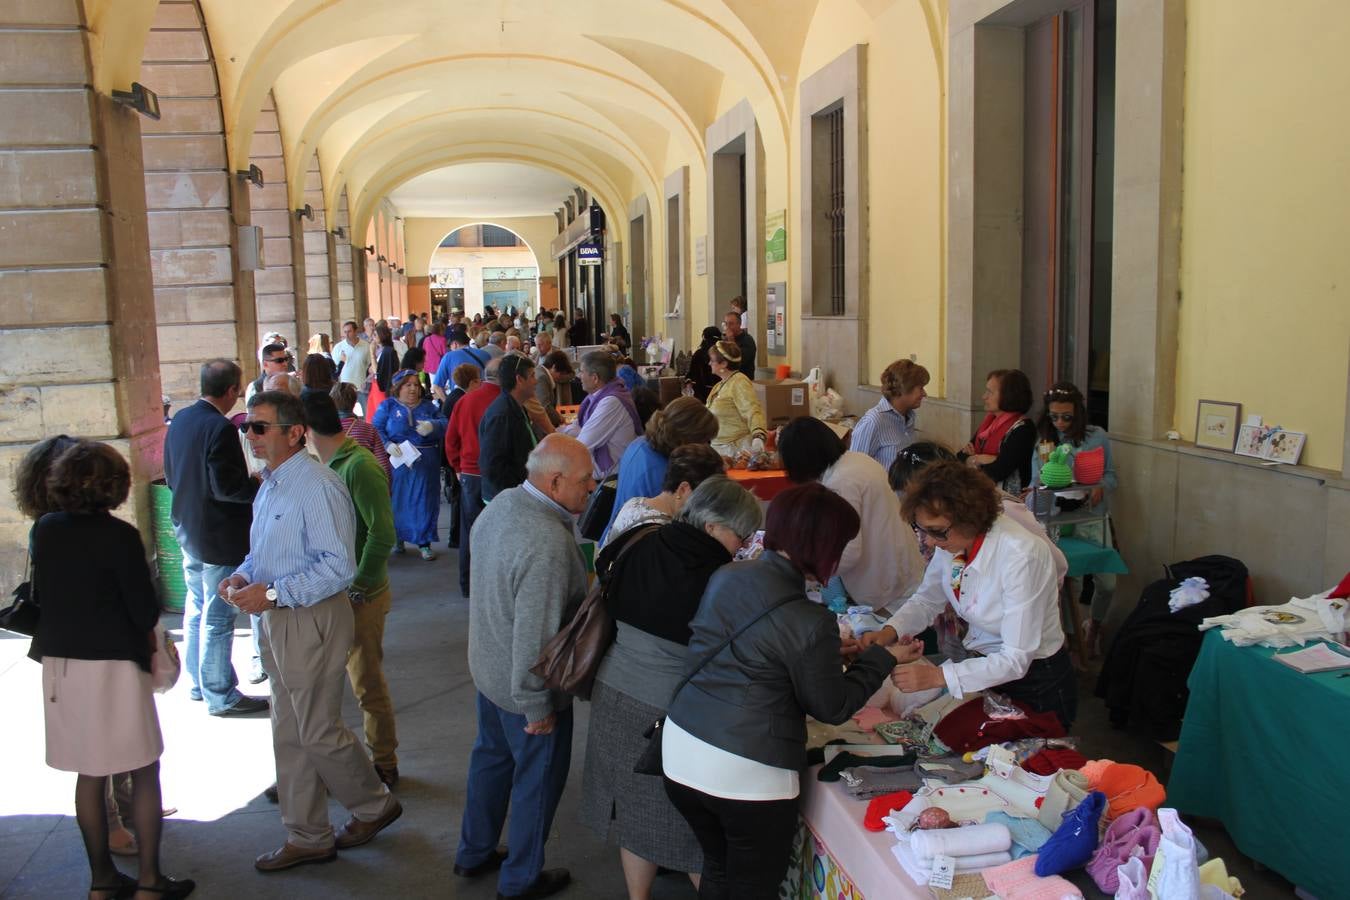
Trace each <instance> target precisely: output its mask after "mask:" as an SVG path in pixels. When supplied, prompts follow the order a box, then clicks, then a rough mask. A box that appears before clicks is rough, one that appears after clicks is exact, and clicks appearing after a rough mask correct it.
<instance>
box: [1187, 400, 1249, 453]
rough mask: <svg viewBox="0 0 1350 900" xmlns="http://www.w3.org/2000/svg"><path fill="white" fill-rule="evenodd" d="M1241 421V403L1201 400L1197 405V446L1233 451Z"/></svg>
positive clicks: (1227, 451) (1226, 451)
mask: <svg viewBox="0 0 1350 900" xmlns="http://www.w3.org/2000/svg"><path fill="white" fill-rule="evenodd" d="M1241 421H1242V404H1241V403H1228V402H1227V401H1224V400H1201V401H1200V402H1199V403H1197V404H1196V406H1195V446H1197V447H1206V448H1208V449H1210V450H1223V451H1224V452H1225V453H1232V452H1233V448H1234V447H1235V446H1236V445H1237V437H1238V425H1239V423H1240V422H1241Z"/></svg>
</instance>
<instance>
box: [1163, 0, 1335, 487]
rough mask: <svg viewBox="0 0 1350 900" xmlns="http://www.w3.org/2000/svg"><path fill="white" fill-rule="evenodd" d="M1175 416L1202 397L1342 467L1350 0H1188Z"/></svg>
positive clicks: (1312, 457)
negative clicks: (1269, 0)
mask: <svg viewBox="0 0 1350 900" xmlns="http://www.w3.org/2000/svg"><path fill="white" fill-rule="evenodd" d="M1186 7H1187V8H1186V16H1187V23H1186V88H1185V90H1186V101H1185V102H1186V107H1185V108H1186V122H1185V135H1184V162H1185V175H1184V188H1183V195H1182V196H1183V200H1182V204H1183V205H1182V241H1181V287H1182V301H1181V322H1180V331H1179V348H1178V359H1177V379H1176V383H1177V388H1176V390H1177V394H1176V397H1177V405H1176V422H1175V427H1176V428H1177V430H1178V431H1180V432H1181V433H1182V436H1183V437H1184V438H1186V439H1187V440H1193V439H1194V437H1195V410H1196V401H1197V400H1199V399H1200V398H1205V399H1213V400H1227V401H1232V402H1240V403H1241V404H1242V407H1243V416H1244V418H1245V417H1246V416H1247V415H1249V414H1252V413H1259V414H1260V415H1262V416H1263V417H1264V419H1265V422H1266V424H1271V425H1280V426H1283V427H1284V428H1286V429H1288V430H1292V431H1304V432H1307V434H1308V442H1307V445H1306V446H1305V448H1304V451H1303V458H1302V463H1303V464H1304V465H1309V466H1318V467H1322V468H1328V469H1339V468H1340V466H1341V453H1342V449H1343V440H1344V434H1345V408H1346V369H1347V363H1350V360H1347V340H1346V337H1347V335H1350V251H1347V250H1346V246H1345V242H1346V236H1347V234H1350V228H1348V227H1347V225H1350V222H1348V221H1347V219H1348V218H1350V212H1347V210H1350V203H1348V202H1347V198H1350V122H1347V120H1346V116H1345V115H1344V109H1345V98H1346V97H1347V96H1350V58H1347V56H1346V54H1345V37H1346V35H1347V34H1350V4H1347V3H1345V2H1343V0H1302V2H1300V3H1299V4H1298V9H1297V12H1296V13H1295V12H1294V11H1293V10H1286V11H1283V12H1278V11H1271V10H1270V9H1268V8H1266V7H1263V6H1259V5H1256V6H1253V5H1250V4H1240V3H1229V2H1226V0H1190V2H1188V3H1187V5H1186Z"/></svg>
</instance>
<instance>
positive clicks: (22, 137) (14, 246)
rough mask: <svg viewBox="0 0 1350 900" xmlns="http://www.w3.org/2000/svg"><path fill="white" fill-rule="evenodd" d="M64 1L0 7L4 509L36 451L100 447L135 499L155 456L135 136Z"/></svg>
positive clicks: (17, 551) (11, 529)
mask: <svg viewBox="0 0 1350 900" xmlns="http://www.w3.org/2000/svg"><path fill="white" fill-rule="evenodd" d="M92 81H93V78H92V74H91V71H90V67H89V57H88V35H87V33H86V30H85V26H84V23H83V21H82V18H81V13H80V7H79V5H78V4H76V3H73V2H72V3H60V2H51V3H20V4H6V5H5V6H3V7H0V347H3V348H4V359H5V362H4V365H3V366H0V496H4V497H6V498H8V497H9V494H10V491H11V490H12V488H13V473H14V466H15V464H16V463H17V461H18V459H19V458H20V457H21V456H22V455H23V454H24V453H26V452H27V451H28V449H29V448H30V447H31V446H32V444H33V443H34V442H35V441H38V440H40V439H42V438H44V437H48V436H51V435H55V434H60V433H63V432H64V433H67V434H72V435H76V436H79V437H86V438H96V439H100V440H105V441H108V442H109V443H110V444H112V445H113V446H115V447H116V448H117V449H118V450H120V451H121V452H122V453H124V454H125V455H126V456H127V457H128V459H129V460H130V461H131V465H132V472H133V479H134V484H133V494H132V500H131V501H130V502H129V503H128V504H127V505H126V506H124V507H123V508H122V509H121V510H119V514H120V515H125V516H126V517H127V518H129V519H130V520H132V521H133V522H137V523H144V522H145V521H147V518H148V516H147V511H148V504H147V492H146V490H145V485H146V483H147V481H148V480H149V479H151V478H152V477H154V476H156V475H157V474H158V472H159V468H160V465H159V461H160V458H161V451H160V446H161V443H162V430H163V425H162V416H161V414H160V381H159V368H158V339H157V335H156V332H155V307H154V295H153V290H152V285H151V280H150V245H149V235H148V232H147V229H146V208H145V191H144V183H145V182H144V172H143V168H142V163H141V124H140V119H139V117H138V116H137V114H136V113H134V112H131V111H130V110H127V109H125V108H123V107H120V106H117V105H115V104H113V103H112V102H111V100H109V99H108V98H104V97H99V96H96V95H95V94H94V92H93V91H92V89H91V88H90V87H89V85H90V84H91V82H92ZM29 524H30V523H28V522H27V521H25V520H23V519H22V517H20V516H19V514H18V512H17V511H16V510H15V508H14V505H13V503H10V502H6V503H0V584H4V585H6V586H8V585H11V584H13V583H15V582H16V580H17V577H18V576H19V573H20V571H21V569H22V567H23V565H24V557H25V546H26V542H27V534H28V528H29Z"/></svg>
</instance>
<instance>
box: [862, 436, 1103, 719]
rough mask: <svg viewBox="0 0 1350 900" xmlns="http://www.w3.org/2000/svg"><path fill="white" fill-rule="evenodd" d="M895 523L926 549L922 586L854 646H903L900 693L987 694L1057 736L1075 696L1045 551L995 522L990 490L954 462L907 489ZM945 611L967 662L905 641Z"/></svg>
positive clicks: (1006, 523)
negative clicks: (1053, 727)
mask: <svg viewBox="0 0 1350 900" xmlns="http://www.w3.org/2000/svg"><path fill="white" fill-rule="evenodd" d="M901 514H902V515H903V516H904V517H905V518H906V519H908V520H909V521H911V522H913V523H914V525H915V526H916V527H917V528H918V529H919V530H920V531H922V532H923V533H924V535H925V538H926V540H928V541H930V542H931V543H932V544H933V545H934V546H935V547H936V550H935V551H934V553H933V559H932V562H930V563H929V564H928V570H927V572H926V573H925V575H924V579H923V583H922V584H921V585H919V589H918V590H917V591H915V593H914V595H913V596H911V597H910V598H909V599H908V600H907V601H905V604H904V605H903V606H902V607H901V608H900V611H899V612H898V613H896V614H895V615H894V616H892V617H891V619H890V621H889V622H887V623H886V626H885V627H884V628H882V629H881V630H880V631H878V632H873V633H871V634H868V635H864V636H863V639H862V640H860V641H859V643H860V644H861V645H863V646H869V645H871V644H873V643H877V644H881V645H883V646H885V645H888V644H894V643H896V642H897V641H899V642H901V643H902V644H904V645H907V646H908V647H909V655H910V656H911V657H912V658H913V659H914V664H913V665H906V666H902V667H901V668H899V669H898V670H897V671H896V672H895V674H894V675H893V676H892V680H893V681H894V682H895V684H896V685H897V686H898V687H899V688H900V689H901V690H903V691H921V690H926V689H929V688H936V687H945V688H947V690H948V691H950V692H951V694H952V696H953V697H956V698H958V699H960V698H962V697H964V696H965V695H966V694H969V693H974V692H976V691H982V690H987V689H991V688H992V689H995V690H997V691H999V692H1000V693H1003V694H1006V695H1007V696H1009V697H1011V698H1012V699H1014V700H1017V701H1020V702H1021V703H1023V704H1024V705H1026V706H1027V707H1028V708H1030V709H1032V710H1035V711H1037V712H1053V713H1056V714H1057V715H1058V716H1059V718H1060V720H1061V721H1062V722H1063V723H1064V727H1065V728H1066V729H1067V728H1069V726H1070V725H1072V724H1073V720H1074V717H1075V715H1076V713H1077V710H1078V691H1077V684H1076V682H1075V678H1074V671H1073V666H1072V665H1071V664H1070V661H1069V652H1068V649H1067V648H1066V647H1065V645H1064V632H1063V630H1062V629H1061V627H1060V623H1059V603H1058V598H1059V579H1058V575H1057V573H1056V571H1055V563H1054V560H1053V559H1052V557H1051V554H1050V548H1049V546H1048V545H1047V542H1046V541H1044V540H1042V539H1041V538H1040V537H1038V536H1037V535H1035V534H1032V533H1031V532H1030V531H1028V530H1027V529H1026V528H1024V527H1023V526H1022V525H1019V524H1018V523H1017V522H1015V521H1013V520H1012V519H1011V518H1009V517H1008V516H1006V515H1003V514H1002V502H1001V497H1000V494H999V491H998V488H997V487H995V486H994V484H993V482H991V481H990V480H989V479H988V477H987V476H985V475H984V474H983V473H981V472H979V471H977V470H975V469H970V468H968V467H966V466H963V465H961V464H960V463H957V462H939V463H934V464H932V465H930V466H928V467H927V468H926V469H924V470H923V471H922V472H920V473H919V474H918V475H917V476H916V477H915V478H914V479H913V480H912V481H911V482H910V484H909V485H908V486H907V489H906V491H905V500H904V503H903V505H902V507H901ZM948 606H950V607H951V608H952V609H953V610H955V612H956V615H957V616H959V617H960V618H961V619H962V620H963V621H964V622H965V623H966V624H967V625H968V626H969V630H968V631H967V633H966V636H965V639H964V641H963V643H964V645H965V647H966V649H967V650H969V651H971V657H970V658H969V659H965V660H962V661H961V662H952V661H950V660H949V661H947V662H944V663H943V664H942V665H941V666H935V665H933V664H932V663H930V662H928V661H927V660H925V659H923V658H922V653H923V647H922V644H921V643H919V642H916V641H915V640H914V637H913V636H914V635H916V634H918V633H919V632H921V631H923V630H924V629H925V628H927V627H928V626H929V625H931V624H932V623H933V620H934V619H936V618H937V617H938V615H939V614H940V613H941V612H942V611H943V610H944V609H946V608H947V607H948Z"/></svg>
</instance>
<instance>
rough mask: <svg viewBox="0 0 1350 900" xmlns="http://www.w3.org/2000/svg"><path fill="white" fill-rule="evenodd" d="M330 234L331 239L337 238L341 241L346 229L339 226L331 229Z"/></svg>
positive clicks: (345, 234)
mask: <svg viewBox="0 0 1350 900" xmlns="http://www.w3.org/2000/svg"><path fill="white" fill-rule="evenodd" d="M332 234H333V237H335V238H337V239H338V240H342V239H343V238H345V237H346V236H347V229H345V228H343V227H342V226H341V225H339V226H338V227H336V228H334V229H333V231H332Z"/></svg>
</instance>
